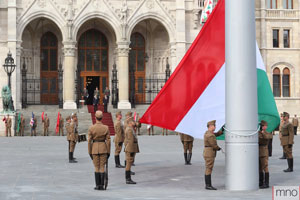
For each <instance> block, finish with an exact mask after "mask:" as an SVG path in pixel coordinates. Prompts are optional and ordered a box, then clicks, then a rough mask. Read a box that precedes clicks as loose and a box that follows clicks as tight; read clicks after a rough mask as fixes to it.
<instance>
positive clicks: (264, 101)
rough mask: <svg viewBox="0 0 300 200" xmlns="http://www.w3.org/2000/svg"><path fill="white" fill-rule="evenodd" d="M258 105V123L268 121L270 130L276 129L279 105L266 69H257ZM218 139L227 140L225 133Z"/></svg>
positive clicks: (278, 118)
mask: <svg viewBox="0 0 300 200" xmlns="http://www.w3.org/2000/svg"><path fill="white" fill-rule="evenodd" d="M257 105H258V123H259V122H260V121H261V120H265V121H266V122H268V129H267V131H268V132H272V131H273V130H274V129H276V128H277V127H278V125H279V123H280V117H279V114H278V110H277V106H276V103H275V100H274V96H273V92H272V89H271V86H270V82H269V79H268V77H267V74H266V72H265V71H264V70H261V69H257ZM217 139H218V140H225V134H223V135H221V136H219V137H217Z"/></svg>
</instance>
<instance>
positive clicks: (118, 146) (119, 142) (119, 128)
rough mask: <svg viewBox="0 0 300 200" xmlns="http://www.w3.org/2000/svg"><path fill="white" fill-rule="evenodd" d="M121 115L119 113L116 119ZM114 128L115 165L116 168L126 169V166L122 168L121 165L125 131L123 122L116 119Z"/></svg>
mask: <svg viewBox="0 0 300 200" xmlns="http://www.w3.org/2000/svg"><path fill="white" fill-rule="evenodd" d="M119 115H121V112H117V113H116V117H118V116H119ZM114 128H115V133H116V134H115V138H114V142H115V163H116V167H117V168H124V166H122V165H121V164H120V152H121V150H122V146H123V142H124V138H125V136H124V129H123V125H122V122H121V120H118V119H116V121H115V124H114Z"/></svg>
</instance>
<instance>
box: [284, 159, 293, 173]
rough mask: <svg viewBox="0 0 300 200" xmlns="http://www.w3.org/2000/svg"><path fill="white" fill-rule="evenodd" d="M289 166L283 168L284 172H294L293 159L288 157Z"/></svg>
mask: <svg viewBox="0 0 300 200" xmlns="http://www.w3.org/2000/svg"><path fill="white" fill-rule="evenodd" d="M287 163H288V168H287V169H285V170H283V171H284V172H292V171H293V159H289V158H288V159H287Z"/></svg>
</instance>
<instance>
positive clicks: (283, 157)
mask: <svg viewBox="0 0 300 200" xmlns="http://www.w3.org/2000/svg"><path fill="white" fill-rule="evenodd" d="M283 122H284V121H283V114H282V113H281V114H280V125H279V139H280V145H281V146H282V152H283V153H282V157H280V158H279V159H286V155H285V153H284V149H283V145H282V135H281V131H280V130H281V126H282V124H283Z"/></svg>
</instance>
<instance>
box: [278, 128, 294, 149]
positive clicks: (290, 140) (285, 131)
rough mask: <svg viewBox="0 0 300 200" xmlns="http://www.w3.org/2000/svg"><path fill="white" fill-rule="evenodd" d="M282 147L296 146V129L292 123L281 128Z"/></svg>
mask: <svg viewBox="0 0 300 200" xmlns="http://www.w3.org/2000/svg"><path fill="white" fill-rule="evenodd" d="M280 133H281V139H280V140H281V145H282V146H284V145H288V144H294V127H293V125H292V124H291V123H290V122H287V123H283V124H282V125H281V127H280Z"/></svg>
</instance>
